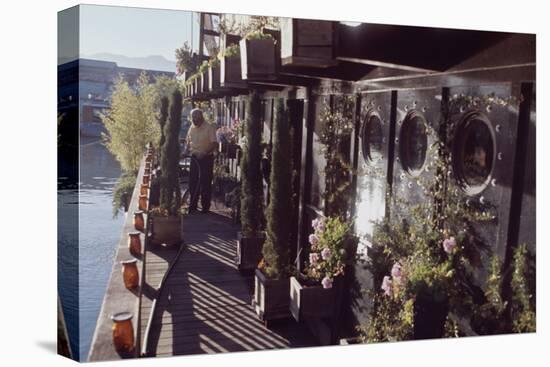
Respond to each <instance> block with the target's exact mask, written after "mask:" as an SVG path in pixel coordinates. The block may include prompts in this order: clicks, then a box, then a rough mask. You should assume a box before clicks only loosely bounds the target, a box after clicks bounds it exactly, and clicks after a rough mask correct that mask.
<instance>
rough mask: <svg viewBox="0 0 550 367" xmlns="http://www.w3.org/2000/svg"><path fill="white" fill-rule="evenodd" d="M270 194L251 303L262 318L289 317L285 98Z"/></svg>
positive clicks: (277, 121) (288, 172)
mask: <svg viewBox="0 0 550 367" xmlns="http://www.w3.org/2000/svg"><path fill="white" fill-rule="evenodd" d="M275 108H276V110H275V121H274V132H273V150H272V169H271V176H270V182H271V186H270V197H271V200H270V202H269V206H268V208H267V230H266V240H265V243H264V245H263V248H262V254H263V257H264V259H263V263H262V265H263V266H262V267H260V268H259V269H257V270H256V277H255V291H254V303H255V309H256V312H257V313H258V315H259V316H260V318H261V319H263V320H264V321H269V320H273V319H278V318H286V317H288V316H290V310H289V302H290V282H289V274H290V261H289V252H290V249H289V246H290V232H291V231H290V227H291V223H290V220H291V216H290V215H289V213H290V212H291V211H292V203H291V197H292V187H291V177H292V168H291V166H290V164H289V162H291V158H292V157H291V152H290V150H289V149H288V147H289V146H290V127H289V119H288V116H287V110H286V108H285V105H284V101H283V100H281V99H279V100H278V101H277V104H276V106H275Z"/></svg>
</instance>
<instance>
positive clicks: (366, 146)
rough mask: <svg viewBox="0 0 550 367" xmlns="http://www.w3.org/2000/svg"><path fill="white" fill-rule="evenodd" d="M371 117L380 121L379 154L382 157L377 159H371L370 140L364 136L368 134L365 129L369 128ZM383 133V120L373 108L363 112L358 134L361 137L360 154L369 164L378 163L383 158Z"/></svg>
mask: <svg viewBox="0 0 550 367" xmlns="http://www.w3.org/2000/svg"><path fill="white" fill-rule="evenodd" d="M372 118H377V119H378V121H379V122H380V128H381V133H382V149H381V151H380V154H381V156H382V157H381V158H380V159H378V160H374V159H372V157H371V150H370V140H369V139H366V138H368V137H367V136H366V135H367V134H368V130H367V129H368V128H369V125H370V121H371V119H372ZM383 135H384V121H383V120H382V117H381V116H380V114H379V113H378V112H377V111H375V110H374V109H370V110H368V111H367V113H366V114H365V117H364V119H363V123H362V125H361V131H360V135H359V136H360V138H361V155H362V157H363V160H364V161H365V162H366V163H367V164H368V165H370V166H375V165H377V164H379V163H380V161H382V160H383V154H384V153H383V150H384V146H383V141H384V140H383V139H384V138H383Z"/></svg>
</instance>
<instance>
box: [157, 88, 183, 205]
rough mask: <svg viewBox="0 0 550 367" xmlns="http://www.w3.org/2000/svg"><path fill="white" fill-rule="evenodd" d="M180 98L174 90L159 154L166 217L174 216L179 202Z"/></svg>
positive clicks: (162, 201) (162, 196) (161, 193)
mask: <svg viewBox="0 0 550 367" xmlns="http://www.w3.org/2000/svg"><path fill="white" fill-rule="evenodd" d="M181 111H182V98H181V93H180V92H179V91H178V90H175V91H174V92H173V93H172V98H171V100H170V116H169V118H168V123H167V124H166V125H165V126H164V135H165V136H166V141H165V142H164V144H163V145H162V149H161V151H162V153H161V161H160V167H161V180H160V207H161V210H162V211H163V212H165V213H167V214H168V215H176V214H177V213H178V209H179V206H180V202H181V191H180V183H179V174H178V173H179V160H180V143H179V134H180V129H181Z"/></svg>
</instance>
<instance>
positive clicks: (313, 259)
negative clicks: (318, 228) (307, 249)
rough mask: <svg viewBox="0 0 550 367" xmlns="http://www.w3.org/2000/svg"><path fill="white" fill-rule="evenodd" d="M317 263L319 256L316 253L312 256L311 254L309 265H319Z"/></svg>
mask: <svg viewBox="0 0 550 367" xmlns="http://www.w3.org/2000/svg"><path fill="white" fill-rule="evenodd" d="M317 261H319V254H318V253H316V252H314V253H312V254H309V263H310V264H311V265H315V264H317Z"/></svg>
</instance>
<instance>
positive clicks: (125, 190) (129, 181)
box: [113, 172, 137, 218]
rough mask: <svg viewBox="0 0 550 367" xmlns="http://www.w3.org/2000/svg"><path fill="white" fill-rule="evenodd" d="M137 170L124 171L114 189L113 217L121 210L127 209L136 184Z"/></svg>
mask: <svg viewBox="0 0 550 367" xmlns="http://www.w3.org/2000/svg"><path fill="white" fill-rule="evenodd" d="M136 179H137V173H136V172H123V173H122V175H121V176H120V177H119V179H118V181H117V183H116V185H115V187H114V189H113V218H115V217H117V216H118V214H119V213H120V211H121V210H124V211H127V210H128V206H129V205H130V200H131V199H132V194H133V192H134V187H135V185H136Z"/></svg>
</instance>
